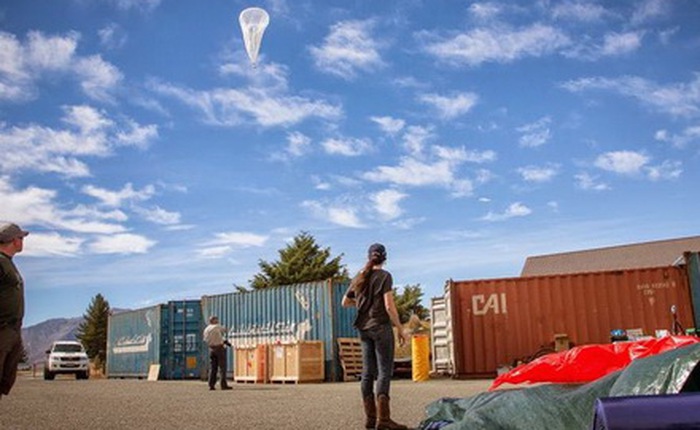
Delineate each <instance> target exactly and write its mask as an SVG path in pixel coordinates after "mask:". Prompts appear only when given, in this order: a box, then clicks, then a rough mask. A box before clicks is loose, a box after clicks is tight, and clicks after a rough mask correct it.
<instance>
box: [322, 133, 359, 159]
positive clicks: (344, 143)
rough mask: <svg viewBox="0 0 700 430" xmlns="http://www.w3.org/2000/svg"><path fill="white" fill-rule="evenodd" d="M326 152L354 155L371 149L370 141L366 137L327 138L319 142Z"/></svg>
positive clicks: (347, 155)
mask: <svg viewBox="0 0 700 430" xmlns="http://www.w3.org/2000/svg"><path fill="white" fill-rule="evenodd" d="M321 146H322V147H323V149H324V150H325V151H326V153H327V154H331V155H344V156H346V157H356V156H358V155H362V154H366V153H368V152H370V151H372V143H371V142H370V141H369V140H368V139H356V138H350V137H343V138H329V139H326V140H324V141H323V142H321Z"/></svg>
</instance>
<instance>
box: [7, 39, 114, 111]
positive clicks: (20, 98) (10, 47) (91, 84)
mask: <svg viewBox="0 0 700 430" xmlns="http://www.w3.org/2000/svg"><path fill="white" fill-rule="evenodd" d="M79 39H80V35H79V34H78V33H75V32H70V33H67V34H66V35H63V36H47V35H45V34H44V33H42V32H39V31H31V32H29V33H28V34H27V38H26V40H25V41H24V42H22V41H20V40H18V39H17V37H16V36H15V35H14V34H11V33H7V32H0V64H2V65H0V100H11V101H15V102H24V101H28V100H33V99H34V98H36V96H37V94H38V90H37V88H36V85H35V84H36V82H37V81H38V80H40V79H42V78H43V77H44V76H46V75H47V74H48V73H52V74H58V75H61V76H67V77H69V78H71V77H72V78H75V79H77V80H78V81H79V85H80V87H81V88H82V89H83V91H84V92H85V94H87V95H88V96H89V97H91V98H94V99H97V100H101V101H111V100H112V97H113V96H112V92H113V90H114V89H115V88H116V87H117V86H118V85H119V83H120V82H121V80H122V79H123V75H122V73H121V72H120V71H119V69H118V68H117V67H115V66H114V65H112V64H111V63H109V62H107V61H105V60H103V59H102V57H101V56H99V55H93V56H88V57H81V56H79V55H77V54H76V52H77V46H78V41H79Z"/></svg>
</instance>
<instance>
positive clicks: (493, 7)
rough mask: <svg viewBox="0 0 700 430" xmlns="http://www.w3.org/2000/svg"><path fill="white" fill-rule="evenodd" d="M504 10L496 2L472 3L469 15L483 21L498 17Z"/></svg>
mask: <svg viewBox="0 0 700 430" xmlns="http://www.w3.org/2000/svg"><path fill="white" fill-rule="evenodd" d="M502 10H503V8H502V6H501V5H500V4H498V3H494V2H484V3H472V4H470V5H469V14H470V15H471V16H473V17H474V18H476V19H477V20H481V21H483V20H490V19H493V18H495V17H497V16H498V15H499V14H500V13H501V12H502Z"/></svg>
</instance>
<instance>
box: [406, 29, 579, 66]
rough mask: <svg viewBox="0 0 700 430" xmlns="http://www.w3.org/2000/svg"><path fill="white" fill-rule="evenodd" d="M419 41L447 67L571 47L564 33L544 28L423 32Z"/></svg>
mask: <svg viewBox="0 0 700 430" xmlns="http://www.w3.org/2000/svg"><path fill="white" fill-rule="evenodd" d="M417 38H418V40H419V43H420V45H421V47H422V49H423V50H424V51H425V52H426V53H428V54H429V55H432V56H434V57H436V58H438V59H439V60H441V61H445V62H447V63H452V64H456V65H459V64H466V65H468V66H479V65H481V64H483V63H511V62H513V61H516V60H519V59H522V58H527V57H542V56H545V55H550V54H553V53H556V52H557V51H559V50H561V49H562V48H564V47H567V46H569V45H570V44H571V41H570V39H569V37H568V36H567V35H566V34H564V33H563V32H562V31H560V30H558V29H556V28H554V27H551V26H548V25H543V24H533V25H531V26H528V27H523V28H520V29H514V28H510V27H507V26H503V25H494V26H491V27H481V28H476V29H473V30H470V31H468V32H466V33H459V34H456V35H452V36H443V37H441V36H437V35H433V34H429V33H427V32H422V33H419V34H417Z"/></svg>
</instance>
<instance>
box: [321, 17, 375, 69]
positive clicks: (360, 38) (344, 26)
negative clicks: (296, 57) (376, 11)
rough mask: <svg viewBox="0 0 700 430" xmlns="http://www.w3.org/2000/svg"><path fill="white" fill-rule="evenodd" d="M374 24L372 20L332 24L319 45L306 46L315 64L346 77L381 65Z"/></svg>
mask: <svg viewBox="0 0 700 430" xmlns="http://www.w3.org/2000/svg"><path fill="white" fill-rule="evenodd" d="M375 24H376V23H375V21H373V20H367V21H342V22H339V23H337V24H334V25H333V26H332V27H331V29H330V32H329V34H328V36H326V37H325V39H324V40H323V43H322V44H321V45H320V46H312V47H310V48H309V50H310V52H311V56H312V57H313V59H314V64H315V66H316V67H317V68H318V69H319V70H321V71H322V72H324V73H328V74H330V75H335V76H338V77H340V78H343V79H346V80H351V79H354V78H355V77H357V75H358V74H359V73H361V72H372V71H375V70H378V69H380V68H382V67H384V62H383V61H382V58H381V55H380V52H379V50H380V48H381V43H380V42H378V40H379V39H378V36H377V35H376V34H373V33H372V30H373V29H374V26H375Z"/></svg>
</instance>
